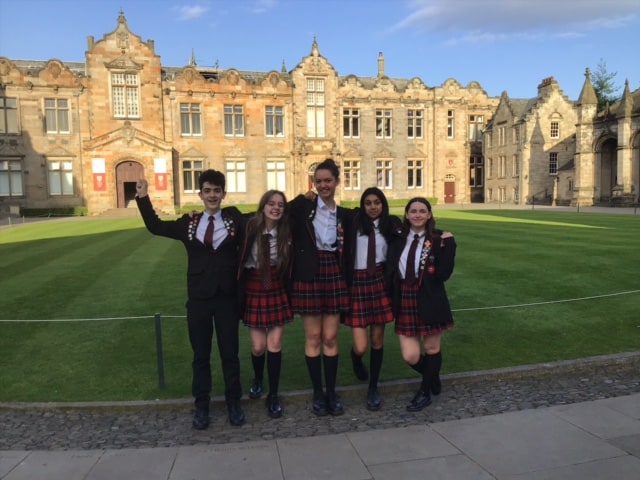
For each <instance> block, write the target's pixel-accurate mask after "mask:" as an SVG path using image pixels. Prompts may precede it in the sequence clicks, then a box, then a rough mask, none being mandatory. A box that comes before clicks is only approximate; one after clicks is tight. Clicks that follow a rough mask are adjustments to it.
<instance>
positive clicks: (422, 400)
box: [407, 390, 431, 412]
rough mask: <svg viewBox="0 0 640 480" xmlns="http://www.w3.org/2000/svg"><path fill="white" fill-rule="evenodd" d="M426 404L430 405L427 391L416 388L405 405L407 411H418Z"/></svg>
mask: <svg viewBox="0 0 640 480" xmlns="http://www.w3.org/2000/svg"><path fill="white" fill-rule="evenodd" d="M428 405H431V396H430V395H429V392H425V391H423V390H418V392H417V393H416V394H415V396H414V397H413V399H412V400H411V402H410V403H409V405H407V412H419V411H420V410H422V409H424V407H426V406H428Z"/></svg>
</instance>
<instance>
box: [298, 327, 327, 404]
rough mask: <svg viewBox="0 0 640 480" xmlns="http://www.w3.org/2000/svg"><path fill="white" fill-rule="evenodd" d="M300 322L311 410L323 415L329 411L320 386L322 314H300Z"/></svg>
mask: <svg viewBox="0 0 640 480" xmlns="http://www.w3.org/2000/svg"><path fill="white" fill-rule="evenodd" d="M302 324H303V326H304V335H305V345H304V353H305V360H306V362H307V370H308V371H309V378H310V379H311V385H312V387H313V404H312V411H313V413H315V414H316V415H318V416H324V415H326V414H327V413H329V412H328V411H327V402H326V399H325V397H324V389H323V387H322V357H321V356H320V352H321V350H320V342H321V338H322V337H321V335H322V316H321V315H302Z"/></svg>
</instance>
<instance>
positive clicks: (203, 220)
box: [196, 211, 227, 249]
mask: <svg viewBox="0 0 640 480" xmlns="http://www.w3.org/2000/svg"><path fill="white" fill-rule="evenodd" d="M210 216H211V215H209V214H208V213H207V212H205V213H203V214H202V217H200V222H199V223H198V228H197V229H196V238H197V239H198V240H200V241H201V242H202V243H204V233H205V232H206V231H207V227H208V226H209V217H210ZM225 238H227V229H226V228H225V226H224V221H223V220H222V211H218V212H217V213H216V214H214V215H213V248H214V249H216V248H218V246H219V245H220V244H221V243H222V241H223V240H224V239H225Z"/></svg>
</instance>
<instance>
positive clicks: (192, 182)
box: [182, 160, 204, 193]
mask: <svg viewBox="0 0 640 480" xmlns="http://www.w3.org/2000/svg"><path fill="white" fill-rule="evenodd" d="M203 163H204V162H203V161H202V160H185V161H183V162H182V183H183V186H182V188H183V191H184V192H185V193H194V192H196V191H197V190H198V188H199V186H198V181H199V180H200V174H201V173H202V171H203Z"/></svg>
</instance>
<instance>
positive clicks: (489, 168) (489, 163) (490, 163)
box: [487, 158, 493, 178]
mask: <svg viewBox="0 0 640 480" xmlns="http://www.w3.org/2000/svg"><path fill="white" fill-rule="evenodd" d="M487 176H488V178H492V177H493V159H492V158H489V159H487Z"/></svg>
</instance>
